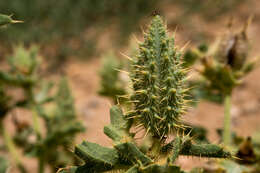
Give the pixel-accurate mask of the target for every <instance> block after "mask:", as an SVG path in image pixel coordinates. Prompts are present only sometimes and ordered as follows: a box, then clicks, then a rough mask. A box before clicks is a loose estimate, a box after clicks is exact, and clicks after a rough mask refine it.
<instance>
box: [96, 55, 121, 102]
mask: <svg viewBox="0 0 260 173" xmlns="http://www.w3.org/2000/svg"><path fill="white" fill-rule="evenodd" d="M121 67H122V63H121V62H120V61H119V60H117V58H116V57H115V55H114V54H112V53H110V54H108V55H106V56H105V57H104V61H103V67H102V69H101V70H100V73H99V74H100V78H101V87H100V90H99V94H100V95H102V96H106V97H110V98H112V99H113V101H114V103H117V100H118V96H120V95H124V94H126V90H125V86H124V81H123V80H122V79H121V78H120V72H119V71H118V70H119V69H121Z"/></svg>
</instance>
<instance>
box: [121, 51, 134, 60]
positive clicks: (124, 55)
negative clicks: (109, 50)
mask: <svg viewBox="0 0 260 173" xmlns="http://www.w3.org/2000/svg"><path fill="white" fill-rule="evenodd" d="M119 53H120V55H122V56H123V57H125V58H127V59H128V60H129V61H133V59H132V58H130V57H129V56H127V55H126V54H124V53H122V52H119Z"/></svg>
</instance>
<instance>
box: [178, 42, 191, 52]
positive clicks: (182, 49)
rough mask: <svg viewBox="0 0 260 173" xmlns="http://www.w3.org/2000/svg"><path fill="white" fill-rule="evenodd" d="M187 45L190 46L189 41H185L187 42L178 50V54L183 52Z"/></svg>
mask: <svg viewBox="0 0 260 173" xmlns="http://www.w3.org/2000/svg"><path fill="white" fill-rule="evenodd" d="M189 44H190V41H187V42H186V43H185V44H184V46H183V47H182V48H181V49H180V52H183V51H184V50H185V49H186V47H187V46H188V45H189Z"/></svg>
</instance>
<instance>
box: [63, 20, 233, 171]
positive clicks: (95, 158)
mask: <svg viewBox="0 0 260 173" xmlns="http://www.w3.org/2000/svg"><path fill="white" fill-rule="evenodd" d="M130 77H131V79H132V87H133V93H132V94H131V95H130V102H132V103H133V107H132V111H130V112H127V113H124V112H123V111H122V110H121V108H120V107H118V106H113V107H112V108H111V109H110V124H109V125H107V126H105V127H104V133H105V134H106V135H107V136H108V137H109V138H110V139H112V140H113V147H112V148H108V147H103V146H101V145H99V144H96V143H91V142H87V141H84V142H82V143H81V144H79V145H77V146H76V147H75V151H74V153H75V154H76V155H77V156H78V157H80V158H81V159H82V160H83V161H84V163H85V164H84V165H82V166H79V167H68V168H64V169H61V170H59V172H60V173H61V172H62V173H72V172H77V173H81V172H82V173H83V172H89V173H92V172H93V173H94V172H116V171H117V172H127V173H150V172H157V173H171V172H176V173H181V172H183V171H181V170H180V168H179V167H178V166H175V165H174V163H175V161H176V159H177V158H178V156H179V155H187V156H198V157H208V158H209V157H216V158H228V157H231V154H230V153H229V152H227V151H225V150H224V149H223V148H222V147H220V146H218V145H214V144H195V143H194V142H193V141H192V139H191V138H190V137H189V135H181V134H179V133H175V134H176V135H175V138H174V139H173V140H172V141H170V142H166V140H165V139H167V138H168V137H169V136H170V135H171V134H174V133H172V132H176V131H177V132H178V129H179V130H180V129H183V128H184V127H183V124H182V122H181V116H182V115H183V113H184V110H185V100H184V94H185V91H186V88H185V85H184V81H185V70H184V69H183V68H182V65H181V55H180V53H179V52H178V51H177V48H175V44H174V39H173V38H172V39H170V38H169V36H168V33H167V31H166V27H165V26H164V24H163V21H162V19H161V17H160V16H155V17H154V18H153V20H152V22H151V25H150V26H149V29H148V33H146V34H145V40H144V42H143V43H140V44H139V53H138V55H137V57H136V58H133V62H132V70H131V71H130ZM138 127H142V128H144V129H145V130H146V135H145V136H146V137H145V139H144V140H143V141H142V142H141V145H138V144H137V141H136V140H135V138H134V137H135V134H136V133H133V132H132V130H131V128H134V129H135V128H138Z"/></svg>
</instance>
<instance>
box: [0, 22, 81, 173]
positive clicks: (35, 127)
mask: <svg viewBox="0 0 260 173" xmlns="http://www.w3.org/2000/svg"><path fill="white" fill-rule="evenodd" d="M0 23H1V22H0ZM9 23H12V21H11V20H10V22H9ZM37 51H38V48H37V47H36V46H33V47H30V48H25V47H24V45H22V44H20V45H18V46H15V47H14V53H13V55H12V56H10V57H9V58H8V63H9V69H6V70H1V71H0V87H1V88H0V95H1V98H0V105H1V107H0V113H1V117H0V129H1V130H0V131H1V137H2V139H3V141H4V143H3V145H4V146H3V147H1V150H3V151H1V152H4V153H6V152H8V154H10V156H11V157H10V158H11V159H10V161H14V162H15V165H16V166H17V167H18V168H19V170H20V172H23V173H25V172H27V169H26V167H25V166H24V161H23V159H22V157H21V155H20V153H19V152H18V151H19V150H20V149H22V151H23V152H24V155H26V156H31V157H35V158H36V159H37V160H38V172H39V173H43V172H44V169H45V168H46V166H47V165H48V166H49V167H50V169H51V170H52V172H56V171H57V168H58V167H60V166H62V165H63V166H64V165H66V164H69V163H70V164H72V163H75V161H76V160H75V158H74V157H73V156H72V154H71V152H70V151H69V147H70V146H71V145H73V143H74V137H75V136H76V134H78V133H79V132H82V131H84V127H83V125H82V124H81V123H80V122H79V121H78V120H77V119H76V112H75V108H74V100H73V98H72V96H71V94H70V93H71V92H70V89H69V86H68V82H67V80H66V79H65V78H63V79H61V80H60V82H59V84H58V87H57V89H56V90H57V91H56V94H52V93H53V92H52V90H51V89H52V86H53V84H52V83H51V82H48V81H45V80H42V79H41V76H39V65H40V59H39V56H38V53H37ZM19 89H20V90H21V91H22V94H20V96H19V94H17V92H18V90H19ZM11 93H14V94H13V95H12V96H11V95H10V94H11ZM18 93H19V92H18ZM17 109H20V110H28V111H29V112H30V116H31V120H32V122H31V123H30V122H29V121H26V120H22V121H21V119H22V118H21V116H22V114H20V113H19V114H14V112H15V110H17ZM8 115H9V116H12V121H13V124H14V126H15V133H14V134H13V133H10V132H9V131H8V130H7V129H8V126H7V125H6V124H5V123H4V122H5V119H6V118H7V117H8ZM18 116H19V118H18ZM18 149H19V150H18ZM1 160H3V158H2V157H1ZM6 165H7V162H6V161H2V162H1V171H2V170H3V171H4V169H6V167H8V166H6Z"/></svg>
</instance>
